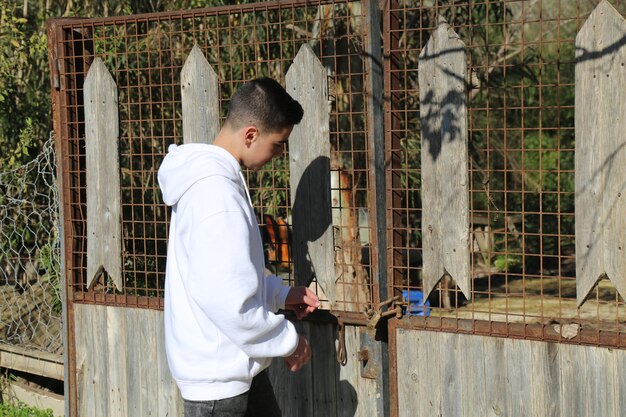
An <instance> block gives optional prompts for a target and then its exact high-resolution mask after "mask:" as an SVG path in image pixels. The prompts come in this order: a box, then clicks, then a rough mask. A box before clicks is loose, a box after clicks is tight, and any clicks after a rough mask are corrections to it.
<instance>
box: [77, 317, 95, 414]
mask: <svg viewBox="0 0 626 417" xmlns="http://www.w3.org/2000/svg"><path fill="white" fill-rule="evenodd" d="M84 308H85V306H84V305H76V306H75V307H74V331H75V336H74V338H75V343H76V388H75V389H76V404H77V413H78V415H79V416H95V414H94V412H95V407H94V405H93V402H94V398H95V396H94V389H93V384H92V383H90V381H91V380H92V375H91V374H92V373H93V372H95V371H94V369H93V367H92V366H91V364H90V357H89V354H90V353H91V351H90V350H89V349H88V346H91V344H92V342H93V339H92V336H91V332H92V329H91V323H90V322H88V321H87V318H88V316H87V315H86V314H84V313H83V310H84Z"/></svg>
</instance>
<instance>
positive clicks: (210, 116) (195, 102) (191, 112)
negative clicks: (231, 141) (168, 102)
mask: <svg viewBox="0 0 626 417" xmlns="http://www.w3.org/2000/svg"><path fill="white" fill-rule="evenodd" d="M180 87H181V95H182V107H183V142H184V143H213V139H215V137H216V136H217V133H218V132H219V130H220V109H219V84H218V79H217V74H216V73H215V71H214V70H213V67H211V65H210V64H209V62H208V61H207V59H206V58H205V56H204V54H203V53H202V51H201V50H200V48H199V47H198V45H194V47H193V48H192V49H191V53H190V54H189V56H188V57H187V60H186V61H185V65H184V66H183V69H182V70H181V72H180Z"/></svg>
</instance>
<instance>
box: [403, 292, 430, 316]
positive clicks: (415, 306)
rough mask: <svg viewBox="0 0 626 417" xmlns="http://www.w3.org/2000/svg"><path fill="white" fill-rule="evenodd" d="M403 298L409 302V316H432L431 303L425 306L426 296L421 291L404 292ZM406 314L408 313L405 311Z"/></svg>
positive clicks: (427, 302)
mask: <svg viewBox="0 0 626 417" xmlns="http://www.w3.org/2000/svg"><path fill="white" fill-rule="evenodd" d="M402 298H404V301H408V303H409V304H408V310H409V312H408V314H409V316H426V317H428V316H430V301H428V300H426V303H425V304H424V294H423V293H422V292H421V291H419V290H410V291H409V290H403V291H402ZM405 312H406V311H405Z"/></svg>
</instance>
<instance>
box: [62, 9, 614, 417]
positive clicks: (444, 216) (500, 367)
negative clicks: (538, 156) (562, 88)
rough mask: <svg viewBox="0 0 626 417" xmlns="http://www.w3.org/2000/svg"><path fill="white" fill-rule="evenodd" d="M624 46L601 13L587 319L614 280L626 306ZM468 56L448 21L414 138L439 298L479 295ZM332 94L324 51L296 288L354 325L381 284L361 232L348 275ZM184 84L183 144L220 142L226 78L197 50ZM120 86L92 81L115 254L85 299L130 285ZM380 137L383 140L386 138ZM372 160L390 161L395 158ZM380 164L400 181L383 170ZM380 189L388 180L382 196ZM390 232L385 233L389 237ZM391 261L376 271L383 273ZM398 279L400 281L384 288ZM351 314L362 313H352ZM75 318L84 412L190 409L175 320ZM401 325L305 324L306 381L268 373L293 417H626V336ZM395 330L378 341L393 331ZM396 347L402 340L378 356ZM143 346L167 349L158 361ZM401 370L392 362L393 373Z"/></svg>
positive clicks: (107, 256)
mask: <svg viewBox="0 0 626 417" xmlns="http://www.w3.org/2000/svg"><path fill="white" fill-rule="evenodd" d="M375 23H377V21H376V22H375ZM625 38H626V25H625V24H624V20H623V18H622V17H621V16H620V15H619V13H617V12H616V11H615V10H614V8H613V7H612V6H611V5H610V4H609V3H608V2H606V1H604V0H603V1H601V2H600V3H599V5H598V7H597V8H596V10H595V11H594V12H593V13H592V14H591V15H590V17H589V19H588V21H587V22H586V23H585V24H584V25H583V26H582V28H581V30H580V32H579V34H578V36H577V38H576V48H577V64H576V135H577V136H576V195H575V197H576V211H577V213H576V234H577V239H576V258H577V277H576V285H577V294H576V296H577V304H578V306H581V305H583V304H584V302H585V299H586V298H587V295H588V293H589V291H590V290H591V289H592V287H593V286H594V285H595V284H596V282H597V281H598V279H599V278H601V277H603V276H605V275H606V276H608V278H609V279H610V280H611V282H612V283H613V284H614V285H615V287H616V289H617V291H618V293H619V294H620V295H621V296H624V295H626V292H625V290H626V276H624V275H623V274H621V275H620V273H619V271H623V270H624V269H625V268H623V267H624V266H626V265H623V264H622V262H623V259H622V258H623V257H621V256H620V255H621V251H622V250H624V249H623V248H624V246H623V245H622V240H623V236H626V223H625V222H624V221H623V220H622V219H621V217H622V216H621V213H622V212H623V210H621V208H622V206H621V204H622V203H621V201H622V200H621V197H622V196H621V194H622V189H623V180H622V179H621V177H622V176H623V175H622V174H621V170H622V169H623V168H622V167H624V166H626V163H625V162H626V160H624V158H625V156H624V153H623V152H622V150H623V148H624V143H625V141H624V140H622V139H621V137H622V136H623V135H621V132H622V131H623V126H622V124H623V123H624V121H623V118H621V116H620V117H617V118H616V117H614V116H613V115H615V114H617V115H621V114H622V113H623V109H622V107H623V104H622V103H621V102H620V100H619V99H618V98H616V96H615V94H616V92H619V91H623V90H624V81H625V80H626V77H624V76H623V75H622V74H623V71H624V65H623V62H624V59H622V54H623V46H624V42H623V39H625ZM466 53H467V51H466V47H465V44H464V42H463V39H462V38H461V37H460V36H459V35H458V34H456V33H455V32H454V31H453V29H452V28H451V27H450V26H448V25H447V24H446V23H445V22H441V23H440V24H439V26H438V28H437V29H436V30H435V31H434V33H433V36H432V38H431V39H430V40H429V42H428V43H427V44H426V47H425V48H423V50H422V52H421V54H420V57H419V91H420V112H419V124H420V125H419V129H416V130H419V131H420V134H421V135H420V136H421V150H422V152H421V159H420V161H421V180H422V184H423V185H422V190H421V191H422V204H423V208H422V212H421V214H422V219H421V220H422V224H423V227H422V232H423V236H422V238H423V252H424V255H423V277H422V278H423V283H424V284H423V289H424V292H425V293H426V295H428V294H429V293H431V292H432V291H433V290H434V289H435V287H436V286H437V284H438V282H440V281H441V280H442V279H443V280H450V281H452V280H453V281H454V282H456V284H457V285H458V286H459V288H460V291H461V292H462V293H463V294H464V295H465V296H466V297H468V298H471V297H472V291H473V281H472V276H471V265H470V260H471V257H472V250H473V248H472V240H473V239H472V238H473V236H472V230H471V223H470V218H471V214H472V213H471V211H470V208H471V207H470V206H471V204H470V202H469V199H468V193H469V192H470V191H469V187H470V184H469V180H468V170H469V167H468V164H469V162H468V160H467V154H468V152H469V151H468V142H469V138H468V134H467V113H468V110H467V105H468V103H467V96H468V91H467V88H468V87H467V86H468V83H467V79H468V78H469V75H468V71H467V55H466ZM327 80H328V77H327V73H326V72H325V70H324V67H323V66H322V65H321V63H320V61H319V59H318V57H316V55H315V53H314V52H313V51H312V50H311V48H310V47H309V46H307V45H304V46H303V47H301V49H300V51H299V53H298V55H297V56H296V57H295V59H294V60H293V64H292V65H291V67H290V69H289V71H288V72H287V75H286V84H287V89H288V91H289V92H290V93H291V94H292V95H293V96H294V97H296V98H297V99H298V100H299V101H301V103H302V104H303V107H304V108H305V119H304V120H303V122H302V123H301V124H300V125H299V126H298V127H297V128H296V129H294V132H293V133H292V139H291V141H290V142H291V143H290V149H289V158H290V159H289V169H290V179H291V184H290V189H291V201H290V203H291V206H292V207H291V208H292V211H293V225H294V228H293V233H294V234H293V253H294V256H293V261H294V267H295V272H296V274H295V276H296V277H298V278H297V279H298V280H299V281H298V283H299V284H309V283H310V282H311V280H312V279H315V282H316V283H317V289H318V291H319V292H320V294H323V297H324V298H325V300H327V305H325V307H327V308H330V309H336V308H337V307H338V306H341V307H342V308H344V310H346V312H348V313H357V314H359V313H360V311H359V308H360V307H363V305H368V306H369V304H371V303H372V302H373V301H374V300H376V299H377V297H376V296H373V294H372V292H373V290H374V289H376V288H375V287H376V285H373V284H372V282H371V281H375V279H376V278H378V277H379V275H378V274H371V278H370V277H368V276H367V273H365V271H363V269H362V267H363V265H361V264H360V262H352V263H350V262H345V260H347V259H357V258H355V257H354V253H357V252H358V253H359V254H360V253H361V251H360V250H359V249H360V248H359V247H358V246H354V244H355V239H354V238H355V234H354V233H352V234H351V235H350V234H346V236H345V238H344V237H342V239H344V240H343V242H342V243H344V244H343V245H340V246H341V248H342V250H341V251H339V252H340V255H339V257H340V258H342V259H343V260H344V262H341V263H342V264H343V265H344V267H343V268H338V267H337V265H338V262H337V257H338V255H337V250H336V246H337V245H336V241H335V240H333V236H332V227H333V226H336V224H334V223H335V222H336V221H334V220H333V212H332V203H331V200H332V199H333V194H332V193H331V192H330V191H331V186H330V184H331V183H332V182H333V181H335V180H336V179H333V178H332V174H331V165H332V150H331V149H330V146H329V142H330V140H329V129H328V125H329V117H328V115H329V109H328V99H329V87H328V86H327ZM181 83H182V94H181V99H182V109H183V138H184V141H185V142H199V141H200V142H203V141H204V142H208V141H210V140H211V138H212V137H213V136H214V135H215V133H216V132H217V130H218V129H217V128H218V126H219V117H218V115H219V109H218V107H217V105H218V103H219V99H218V98H217V97H215V96H216V92H217V91H218V90H219V89H218V77H217V76H216V72H215V71H214V70H213V69H211V66H210V65H209V64H208V62H207V61H206V59H205V57H204V56H203V54H202V52H201V50H200V49H199V48H197V47H194V48H193V49H192V50H191V53H190V54H189V56H188V58H187V61H186V63H185V65H184V67H183V69H182V72H181ZM374 84H375V81H374V82H372V85H374ZM116 89H117V87H116V85H115V83H114V82H113V78H112V77H111V75H110V74H108V70H107V68H106V66H105V65H104V62H103V61H101V60H100V59H99V58H96V60H95V61H94V62H93V63H92V64H91V69H90V70H89V75H88V76H87V79H86V83H85V114H86V120H93V122H90V124H89V126H88V129H87V132H86V138H85V139H86V146H87V151H86V155H87V158H86V163H87V169H86V171H87V173H88V176H87V184H88V186H87V189H86V193H87V204H88V206H89V205H94V207H100V208H99V209H98V210H99V212H98V213H99V214H100V216H94V215H90V214H89V213H92V212H91V211H88V215H87V232H88V239H87V240H88V241H89V240H95V238H94V236H96V237H97V239H98V240H99V241H100V242H106V245H103V247H98V248H96V247H94V246H89V245H88V247H87V252H88V253H87V270H88V276H87V283H88V285H87V287H90V286H92V285H94V283H95V282H97V281H98V280H99V279H100V278H101V277H102V274H104V276H105V277H106V278H107V279H110V281H111V282H113V283H114V285H115V287H117V288H118V289H120V288H122V287H123V285H122V281H121V278H119V275H118V274H117V272H116V270H117V268H118V266H119V265H121V264H122V254H121V251H120V250H118V249H116V248H117V247H118V245H119V242H118V239H119V237H120V236H119V231H118V230H117V229H116V228H115V226H112V224H114V223H120V222H121V219H120V209H119V207H120V206H121V205H122V203H123V202H122V201H121V197H120V196H121V193H120V192H119V185H117V184H116V182H115V181H108V180H107V179H106V178H107V177H106V175H107V173H109V172H112V171H119V170H120V167H119V162H118V161H117V160H118V159H119V158H118V150H117V148H116V146H115V143H114V142H115V141H116V140H117V135H118V132H116V131H115V129H114V126H111V124H113V122H114V121H115V120H116V119H115V117H116V116H115V115H116V114H117V112H118V106H119V103H117V102H116V100H117V99H116V94H117V93H116ZM376 93H377V92H373V93H372V95H376ZM603 99H606V101H605V100H603ZM372 102H373V101H372ZM370 110H371V109H370ZM96 115H97V116H98V117H96ZM102 116H103V117H102ZM379 116H380V115H379ZM99 118H101V119H102V120H101V121H98V120H97V119H99ZM105 120H109V122H103V121H105ZM370 120H374V121H376V120H379V119H378V118H376V117H372V118H371V119H370ZM413 128H416V126H413ZM370 129H371V131H372V132H373V131H374V130H376V129H378V131H380V126H370ZM386 129H391V128H390V127H389V126H387V127H386ZM616 132H617V133H618V134H616ZM372 152H373V153H376V152H378V153H379V154H378V155H380V152H381V149H374V150H372ZM105 161H106V163H104V162H105ZM372 166H374V167H375V168H376V169H380V170H383V171H385V170H386V169H388V168H387V167H386V166H385V165H384V158H380V157H379V159H378V160H377V161H376V163H375V164H372ZM370 169H371V167H370ZM379 173H380V172H379ZM384 173H385V172H383V174H384ZM381 176H382V177H384V175H381ZM378 180H380V176H379V177H378V178H377V181H378ZM381 184H382V181H379V182H377V183H376V187H379V188H378V190H380V189H381V188H380V185H381ZM390 186H392V185H390ZM94 193H95V194H97V195H94ZM103 193H106V194H103ZM335 197H336V195H335ZM376 198H377V197H374V198H372V200H374V199H376ZM379 198H381V199H382V200H383V203H384V204H382V205H381V206H377V208H378V209H381V208H382V211H385V210H386V209H387V208H388V206H387V205H385V203H386V202H385V201H384V198H383V197H382V196H380V197H379ZM599 202H601V203H599ZM103 213H104V214H105V216H102V214H103ZM313 213H314V214H313ZM379 214H380V213H379ZM98 217H102V218H101V219H98ZM382 217H383V218H385V216H384V214H383V215H382ZM379 218H380V217H379ZM387 218H389V217H387ZM392 220H393V219H392ZM378 224H381V223H378ZM393 227H394V225H390V226H389V228H387V227H386V226H385V227H384V228H383V230H382V231H380V230H373V231H372V232H373V233H376V234H377V235H378V236H381V237H384V236H385V234H386V233H388V231H389V230H391V229H393ZM344 229H345V228H344ZM487 240H488V238H487ZM384 242H385V240H384V239H382V238H381V240H380V242H379V243H380V244H382V245H383V247H382V248H378V249H380V252H381V256H380V257H379V258H377V259H378V260H379V261H380V260H382V261H384V260H385V259H391V258H393V254H391V256H389V258H386V255H388V253H385V251H386V250H387V249H388V248H387V247H385V246H384ZM624 243H626V242H624ZM116 252H117V253H116ZM382 261H381V262H379V263H376V266H378V267H379V268H380V267H382V266H384V265H385V263H384V262H382ZM346 265H347V266H346ZM381 265H382V266H381ZM372 266H373V265H372ZM349 268H352V269H349ZM385 275H386V271H384V272H383V273H382V274H380V276H385ZM339 276H341V277H343V278H342V283H345V282H346V279H352V280H353V281H352V282H349V283H350V284H351V285H350V287H349V288H350V291H345V290H339V288H338V286H337V278H338V277H339ZM370 280H371V281H370ZM375 284H378V285H379V286H380V287H381V288H383V290H381V294H383V293H384V290H386V289H390V290H393V289H394V288H393V285H395V283H393V285H391V284H390V283H387V282H377V283H375ZM113 296H115V294H113ZM400 304H401V303H397V304H396V305H395V306H394V307H395V308H396V309H398V310H395V312H399V309H400ZM350 306H353V307H352V310H353V311H349V310H350V309H351V307H350ZM72 309H73V314H74V323H73V324H74V327H73V331H74V332H75V344H76V346H75V357H74V358H72V357H70V359H69V361H70V362H71V361H75V363H69V364H68V366H70V369H74V368H72V367H75V369H76V375H74V376H73V378H74V380H73V381H72V389H73V390H75V391H74V392H72V395H73V396H74V398H75V406H76V414H77V415H89V416H101V415H102V416H104V415H106V416H117V415H120V416H123V415H163V416H165V415H178V414H180V413H181V401H180V397H179V394H178V391H177V389H176V386H175V384H174V383H173V381H172V379H171V376H170V375H169V371H168V368H167V364H166V361H165V359H164V358H165V355H164V349H163V345H164V343H163V333H162V312H160V311H158V310H156V309H155V310H149V309H136V308H129V307H120V306H108V305H93V304H81V303H75V304H73V306H72ZM335 312H336V311H335ZM378 313H380V311H379V312H378ZM507 314H509V310H507ZM400 315H401V314H400ZM618 316H619V314H618ZM371 318H374V316H372V317H371ZM446 319H448V320H446ZM383 322H384V321H382V322H381V323H383ZM138 323H141V325H140V326H139V325H138ZM352 324H362V323H352ZM370 324H372V322H371V321H370ZM574 324H575V323H574ZM388 325H389V327H388V329H387V328H385V327H384V326H378V330H379V334H378V335H376V334H375V332H374V331H373V330H374V328H375V327H376V323H373V324H372V325H371V326H370V328H369V329H368V328H366V327H364V326H358V325H350V324H346V323H345V322H341V321H339V322H338V323H332V322H331V323H318V322H308V321H307V322H302V323H298V325H297V326H298V328H299V330H300V331H301V332H303V333H304V334H306V335H307V337H308V338H309V340H311V341H312V343H313V350H314V352H315V354H314V356H313V360H312V363H311V364H310V365H309V366H307V367H305V368H304V369H303V370H302V371H301V372H299V373H296V374H291V373H289V372H288V371H287V370H286V368H285V367H284V366H283V364H282V363H280V361H275V363H274V364H273V365H272V367H271V368H270V369H271V378H272V380H273V382H274V384H275V389H276V390H277V391H278V392H280V395H278V397H279V401H280V402H281V406H282V408H283V410H284V413H285V415H302V416H313V415H324V416H326V415H328V416H349V417H352V416H359V417H360V416H373V415H392V416H394V417H396V416H431V415H443V416H459V415H463V416H473V415H476V416H484V415H493V416H501V415H533V416H543V415H550V416H553V415H554V416H564V417H566V416H568V417H569V416H572V415H576V416H596V415H602V416H604V415H608V416H619V415H624V411H623V410H626V405H625V404H626V403H625V401H626V393H625V392H624V389H623V387H624V386H626V385H625V384H626V382H625V381H624V375H626V368H625V367H626V351H625V350H623V349H621V348H622V347H624V346H626V343H625V342H624V334H623V333H620V332H617V333H615V334H611V335H609V337H611V338H612V339H611V342H610V343H608V344H609V345H612V346H615V347H619V348H620V349H606V348H603V347H598V346H578V345H576V344H566V343H552V342H569V343H571V342H572V340H570V338H569V336H567V335H565V333H564V332H563V331H562V329H563V328H564V326H565V325H566V323H541V325H540V326H539V327H538V328H537V329H535V328H532V329H531V326H528V325H527V323H525V322H522V323H509V322H507V323H497V322H496V321H492V320H484V321H480V320H474V319H472V320H462V319H460V318H459V317H458V316H455V317H452V318H449V317H445V315H444V316H443V317H436V318H433V317H431V318H424V317H421V318H419V317H417V318H415V317H413V318H410V317H406V316H405V317H402V318H401V319H395V318H391V320H389V322H388ZM499 325H500V326H499ZM520 329H521V330H520ZM387 330H388V333H387V334H385V335H383V336H382V337H381V335H380V333H381V332H382V333H385V331H387ZM425 330H427V331H425ZM432 330H435V331H432ZM447 330H450V331H451V332H456V333H458V334H453V333H450V332H446V331H447ZM463 333H471V334H463ZM575 333H576V334H578V327H576V329H575ZM600 333H601V332H598V339H593V340H592V341H591V342H590V341H589V340H587V339H582V338H581V339H580V340H576V339H574V341H576V342H577V343H580V344H581V345H583V344H601V342H599V341H598V340H600V339H599V338H600V336H604V335H601V334H600ZM385 336H388V338H389V343H388V344H387V343H386V342H381V339H383V340H384V339H385ZM492 336H504V337H507V338H506V339H503V338H497V337H492ZM516 338H528V339H540V340H545V341H530V340H518V339H516ZM546 341H547V342H546ZM335 343H337V346H336V345H335ZM145 346H150V347H153V348H152V349H149V350H148V351H147V352H145V351H144V350H143V349H142V347H145ZM387 356H388V360H389V363H388V364H386V363H385V360H384V358H385V357H387ZM337 359H339V361H337ZM572 392H573V393H572Z"/></svg>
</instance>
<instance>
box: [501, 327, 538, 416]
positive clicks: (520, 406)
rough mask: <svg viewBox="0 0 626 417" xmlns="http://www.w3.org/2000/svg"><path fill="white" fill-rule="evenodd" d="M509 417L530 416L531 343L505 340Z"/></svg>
mask: <svg viewBox="0 0 626 417" xmlns="http://www.w3.org/2000/svg"><path fill="white" fill-rule="evenodd" d="M504 351H505V360H506V390H507V395H506V398H507V399H508V401H507V403H506V409H505V410H506V415H507V416H529V415H530V412H531V411H530V410H531V403H532V401H533V399H532V396H531V393H532V392H531V375H532V372H533V369H532V366H531V361H530V357H531V356H530V342H528V341H525V340H516V339H505V340H504Z"/></svg>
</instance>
